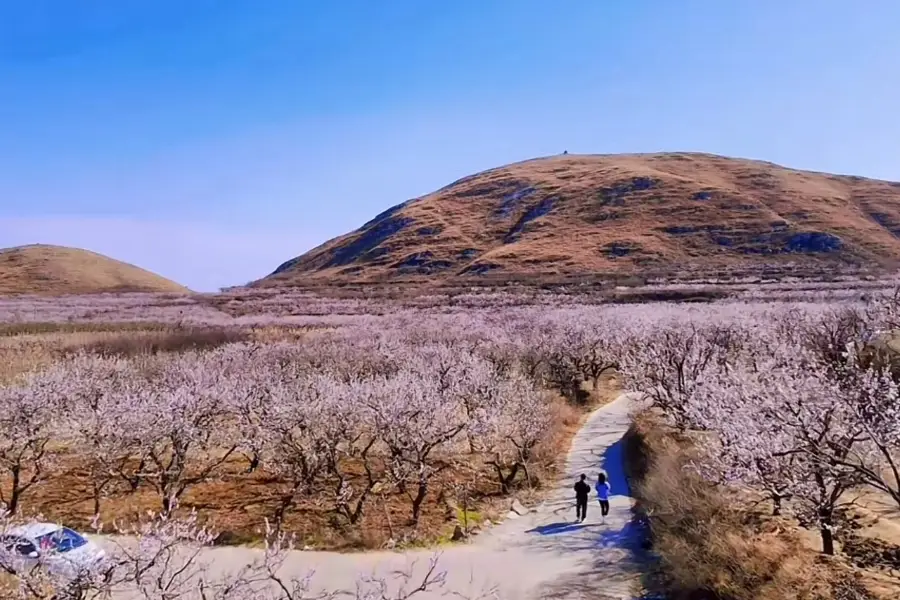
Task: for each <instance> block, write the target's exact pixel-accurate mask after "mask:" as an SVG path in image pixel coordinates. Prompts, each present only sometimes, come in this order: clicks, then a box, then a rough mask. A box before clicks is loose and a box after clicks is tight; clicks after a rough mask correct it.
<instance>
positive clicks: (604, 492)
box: [594, 473, 612, 521]
mask: <svg viewBox="0 0 900 600" xmlns="http://www.w3.org/2000/svg"><path fill="white" fill-rule="evenodd" d="M594 489H595V490H597V500H599V501H600V514H601V515H602V516H603V520H604V521H605V520H606V515H608V514H609V492H610V490H611V489H612V488H611V486H610V485H609V481H607V479H606V473H600V474H599V475H597V483H596V484H595V485H594Z"/></svg>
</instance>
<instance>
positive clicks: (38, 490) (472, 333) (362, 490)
mask: <svg viewBox="0 0 900 600" xmlns="http://www.w3.org/2000/svg"><path fill="white" fill-rule="evenodd" d="M576 317H577V315H574V314H568V313H561V314H559V315H555V316H552V317H550V316H544V317H542V318H541V319H539V320H533V321H532V322H531V323H526V322H525V321H524V320H522V319H517V320H511V321H509V322H508V323H507V324H505V325H500V324H499V323H498V321H499V319H498V317H497V315H482V316H481V317H477V318H472V319H470V321H469V323H468V324H467V325H468V326H463V324H462V323H459V322H456V324H452V323H453V319H454V318H453V317H451V318H448V319H441V318H438V319H436V320H433V321H430V322H429V321H420V322H418V323H416V324H408V322H407V321H403V326H402V327H397V326H394V327H387V328H379V327H375V326H367V325H357V326H353V327H344V328H339V329H337V330H333V331H318V332H313V333H309V334H308V335H307V336H306V337H304V338H302V339H300V340H299V341H297V340H294V341H291V342H277V343H263V342H257V341H242V342H238V343H225V344H224V345H222V346H219V347H217V348H214V349H207V350H203V351H197V350H190V351H184V352H158V353H146V354H138V355H133V356H120V355H116V354H115V353H112V354H95V353H86V352H76V353H74V354H69V355H66V356H65V357H64V358H62V359H60V360H58V361H56V362H54V363H52V364H51V365H50V366H49V367H46V368H43V369H41V370H37V371H35V372H32V373H30V374H28V375H27V376H25V377H22V378H20V379H19V380H17V381H16V383H15V384H14V385H10V386H7V387H5V388H0V475H2V477H3V479H2V485H0V500H2V501H3V502H4V504H5V506H6V508H7V510H9V511H10V512H12V513H20V514H21V513H30V512H34V511H41V512H44V513H47V514H49V515H50V516H52V517H54V518H66V519H67V520H68V521H69V522H70V523H71V520H72V519H73V518H76V522H78V523H84V522H87V521H89V520H90V518H91V517H92V516H93V515H100V516H101V517H104V518H108V517H110V516H115V517H124V516H127V515H126V514H125V513H124V512H123V511H124V510H125V508H133V509H138V508H140V509H150V510H155V511H159V512H160V513H162V514H170V513H172V512H173V511H174V510H175V508H176V507H182V509H188V508H190V507H199V508H200V510H201V513H203V515H204V517H210V518H216V517H217V516H218V517H222V515H221V514H218V515H217V514H216V512H217V510H218V509H217V508H216V507H219V506H222V503H223V502H225V500H224V499H223V494H225V493H226V491H227V494H230V495H231V496H230V500H228V502H230V504H231V505H232V506H236V507H237V508H235V509H232V510H231V512H232V513H233V514H236V515H238V517H239V518H240V519H242V521H241V525H240V526H239V527H237V529H239V530H240V531H241V533H242V534H243V535H244V536H247V535H250V536H251V537H252V532H253V531H254V530H258V529H260V528H261V527H262V524H263V522H264V520H268V521H269V522H270V523H271V524H272V526H273V527H274V528H275V529H276V530H278V531H282V530H285V531H292V532H297V533H298V535H299V536H300V537H301V538H303V541H304V543H306V542H310V543H317V542H318V543H321V544H324V545H335V544H338V545H340V544H339V542H340V539H339V538H342V537H343V538H344V539H347V538H348V537H349V538H352V539H354V540H355V541H354V542H352V543H354V544H357V545H358V544H364V545H373V544H375V545H380V544H382V543H384V542H385V541H386V540H388V539H393V540H394V541H400V540H402V539H411V538H416V537H419V535H420V530H421V529H422V528H421V527H420V526H421V524H422V522H423V519H424V520H426V521H427V520H428V519H431V521H432V523H434V522H435V520H436V519H438V518H440V520H441V522H443V521H444V520H445V517H443V514H444V513H445V511H446V510H447V509H446V508H445V505H447V504H452V501H459V500H460V499H459V498H457V497H456V496H458V495H459V494H460V493H462V492H460V485H459V484H460V481H463V480H464V481H469V482H472V483H471V485H468V486H463V487H464V488H465V487H468V488H471V489H467V490H464V492H465V493H466V494H470V495H471V496H472V497H473V498H474V499H476V500H477V499H478V498H482V499H484V498H500V497H503V496H504V495H507V494H511V493H516V492H519V491H523V490H529V489H534V488H537V487H539V486H540V484H541V481H542V480H543V479H545V478H546V477H547V476H548V475H549V474H550V471H549V470H548V469H550V468H552V465H553V463H554V462H555V459H556V457H557V455H558V450H560V448H557V447H555V446H554V445H553V444H554V439H556V436H557V435H558V434H559V425H560V423H559V411H560V410H561V408H560V407H561V406H565V404H566V400H565V399H568V402H569V404H570V405H573V406H577V405H579V403H583V402H584V401H585V400H586V398H587V396H588V395H589V394H590V391H591V389H592V388H596V387H597V382H598V380H599V378H600V376H601V375H602V374H603V373H604V372H609V371H611V370H612V369H613V368H614V367H615V354H616V351H617V350H616V347H617V341H616V340H615V339H614V338H613V337H612V336H611V332H612V331H613V327H612V323H606V322H604V323H602V325H603V326H599V325H601V322H600V321H598V320H596V319H594V320H593V321H592V322H591V324H592V327H590V328H586V327H584V326H583V325H582V324H580V323H579V321H578V319H577V318H576ZM570 410H571V409H570ZM60 488H63V489H62V490H60ZM226 488H227V490H226ZM48 490H50V491H48ZM461 500H466V501H467V499H465V498H464V499H461ZM216 502H218V504H216ZM59 507H65V510H66V511H67V512H66V513H60V512H59V510H60V508H59ZM204 507H206V508H204ZM210 507H212V508H210ZM238 517H235V518H238ZM229 518H231V517H229ZM226 520H227V519H226ZM72 524H75V523H72ZM374 524H377V527H378V528H379V533H378V534H377V535H375V536H374V537H375V539H368V540H365V539H360V538H359V534H358V533H357V534H354V533H353V532H354V531H357V530H360V528H361V527H362V528H365V527H363V526H367V527H368V528H369V529H371V528H372V527H373V526H375V525H374ZM322 529H326V530H328V533H327V535H326V538H325V539H323V538H322V537H321V536H320V535H319V534H320V533H321V531H313V530H322Z"/></svg>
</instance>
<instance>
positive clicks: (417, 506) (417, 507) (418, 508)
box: [412, 481, 428, 527]
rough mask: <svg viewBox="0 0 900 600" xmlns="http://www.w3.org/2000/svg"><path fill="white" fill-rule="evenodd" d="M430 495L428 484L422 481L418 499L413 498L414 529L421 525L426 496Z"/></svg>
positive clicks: (417, 494) (417, 492)
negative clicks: (420, 519)
mask: <svg viewBox="0 0 900 600" xmlns="http://www.w3.org/2000/svg"><path fill="white" fill-rule="evenodd" d="M427 495H428V482H427V481H420V482H419V486H418V489H417V490H416V497H415V498H413V504H412V525H413V526H414V527H418V525H419V517H420V516H421V515H422V503H423V502H424V501H425V496H427Z"/></svg>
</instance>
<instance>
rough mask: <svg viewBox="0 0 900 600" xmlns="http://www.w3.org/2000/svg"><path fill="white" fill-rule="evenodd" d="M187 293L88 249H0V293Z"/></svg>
mask: <svg viewBox="0 0 900 600" xmlns="http://www.w3.org/2000/svg"><path fill="white" fill-rule="evenodd" d="M187 291H188V289H187V288H185V287H183V286H181V285H178V284H177V283H175V282H174V281H169V280H168V279H166V278H164V277H160V276H159V275H156V274H154V273H151V272H149V271H145V270H144V269H141V268H139V267H135V266H134V265H130V264H128V263H124V262H120V261H118V260H114V259H112V258H109V257H107V256H103V255H102V254H96V253H94V252H90V251H88V250H79V249H76V248H65V247H62V246H48V245H33V246H19V247H17V248H6V249H0V294H96V293H102V292H187Z"/></svg>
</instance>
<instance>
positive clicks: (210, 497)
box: [0, 280, 900, 600]
mask: <svg viewBox="0 0 900 600" xmlns="http://www.w3.org/2000/svg"><path fill="white" fill-rule="evenodd" d="M895 284H896V282H894V281H891V280H880V281H863V280H852V281H840V282H833V283H822V282H819V283H815V284H811V283H808V282H807V283H803V282H794V283H791V282H787V283H785V282H781V283H768V284H766V283H761V282H732V283H730V284H728V285H722V284H716V283H714V282H700V283H696V282H695V283H691V284H686V283H685V284H665V283H659V284H656V285H651V286H645V287H643V288H638V289H634V288H632V289H612V290H609V289H604V290H597V291H594V292H588V293H585V291H584V290H580V291H575V290H566V289H561V290H560V289H557V290H554V291H548V290H543V289H540V288H535V289H510V290H507V291H504V292H484V291H480V290H477V289H453V290H440V291H438V292H435V293H433V294H432V295H422V294H419V295H411V294H405V293H402V292H398V291H397V290H396V289H394V290H384V289H382V290H366V289H364V288H360V289H354V288H344V289H342V290H333V291H332V292H331V293H330V294H327V295H326V294H316V293H313V292H311V291H305V292H304V291H298V290H294V291H273V290H268V289H262V290H236V291H233V292H228V293H223V294H218V295H185V294H146V293H133V294H107V295H95V296H66V297H57V298H50V297H37V296H19V297H10V298H5V299H0V323H2V325H0V365H2V370H0V381H2V382H3V384H4V387H3V388H2V389H0V397H2V401H3V403H2V406H3V410H2V418H0V428H2V430H0V471H2V472H0V475H2V480H0V481H2V485H0V490H2V496H0V499H2V501H3V502H4V503H5V505H6V507H7V509H8V510H9V511H10V512H11V513H13V514H11V515H10V516H8V519H9V520H10V522H11V523H12V522H18V521H21V520H23V519H25V520H27V519H30V518H32V517H34V516H35V515H41V516H42V518H44V519H48V520H52V521H59V522H63V523H65V524H67V525H70V526H72V527H75V528H78V529H81V530H90V528H91V527H92V526H93V525H96V524H98V523H103V524H104V525H105V527H106V530H109V528H110V527H112V529H113V531H118V532H120V533H130V534H132V535H137V536H138V537H139V538H140V537H141V536H142V535H149V536H150V537H153V539H172V540H175V539H177V540H178V541H179V543H180V542H182V541H184V540H185V539H187V540H188V541H193V542H197V541H198V540H199V541H202V542H203V543H205V544H214V545H236V544H248V545H256V546H266V545H268V547H270V548H271V547H273V544H274V547H275V548H276V549H277V550H278V551H283V550H284V549H286V548H287V547H293V546H296V547H302V548H308V549H327V550H342V551H362V550H371V549H383V548H414V547H422V546H433V545H436V544H437V545H440V544H445V543H449V542H450V541H451V540H453V541H465V539H466V538H469V537H470V536H472V535H473V534H477V532H478V531H479V530H480V529H482V528H483V527H486V526H489V523H488V522H489V521H494V522H495V521H497V520H499V519H502V518H503V516H504V515H505V514H506V513H507V511H508V510H509V509H510V506H511V504H512V503H513V501H517V502H519V503H523V504H526V505H531V504H533V503H535V502H537V501H539V500H540V499H541V498H542V497H543V496H544V495H545V494H546V492H547V489H548V484H549V483H550V482H552V481H553V480H554V478H555V477H556V476H557V474H558V473H559V465H560V462H559V461H560V459H561V457H562V456H563V455H564V453H565V450H566V449H567V448H568V446H569V441H570V440H571V438H572V436H573V435H574V433H575V432H576V431H577V430H578V428H579V426H580V424H581V422H582V421H583V419H584V418H585V417H586V416H587V414H588V413H589V412H590V411H591V410H592V409H593V408H595V407H597V406H599V405H602V404H603V403H604V402H607V401H609V400H611V399H612V398H613V397H615V396H616V395H617V394H618V393H619V392H620V391H623V390H632V391H635V392H641V393H643V394H644V395H645V396H646V397H647V398H648V399H650V400H651V401H652V404H653V406H654V408H653V413H652V414H653V418H652V419H651V418H650V416H647V415H645V416H644V417H642V418H641V420H640V421H639V422H640V423H643V424H644V425H643V427H644V430H643V432H642V435H643V436H645V437H646V438H647V439H650V440H657V441H656V442H654V443H656V444H657V446H655V448H657V449H658V447H659V446H658V444H668V443H671V441H672V440H677V441H678V448H680V449H679V450H678V452H682V450H681V449H683V451H684V452H687V453H689V454H690V456H691V457H692V458H691V460H690V461H688V462H686V463H684V465H682V466H681V467H679V469H681V470H685V469H686V470H687V471H686V472H688V471H689V473H688V475H690V476H691V477H694V478H697V481H699V482H701V483H698V484H696V485H703V486H710V489H711V490H713V491H712V492H710V493H711V494H712V495H713V496H719V497H721V498H726V499H732V498H733V500H729V501H728V502H727V503H726V507H727V510H728V511H732V512H734V514H735V515H736V516H734V517H730V518H727V519H726V518H719V519H718V520H717V521H716V522H717V523H720V526H721V528H722V531H721V532H719V533H720V534H721V536H722V537H723V538H728V539H734V538H735V537H738V538H742V539H743V538H745V537H747V536H758V535H762V534H760V531H766V532H767V533H766V535H769V536H770V537H772V539H776V540H778V544H782V545H781V546H779V547H780V548H783V549H784V550H785V552H788V553H790V552H793V550H792V549H795V548H800V547H802V548H803V549H804V550H803V551H802V552H803V557H807V558H803V557H800V558H798V559H797V560H801V561H802V560H806V561H807V562H804V563H803V565H804V566H803V569H808V570H802V569H801V570H799V571H797V573H796V574H795V575H796V577H799V578H801V579H802V578H812V579H814V578H816V577H819V579H820V580H821V581H819V584H820V585H818V586H811V587H809V592H808V595H806V596H804V595H800V594H799V593H798V594H797V595H795V596H775V595H771V594H770V595H769V596H766V595H759V594H757V595H747V594H749V592H747V593H746V594H745V593H744V592H743V591H741V590H746V589H757V588H753V587H752V586H749V587H748V586H744V587H741V586H737V585H733V586H732V588H733V589H729V590H727V591H728V593H730V594H731V595H728V594H727V593H725V591H716V590H713V591H715V593H719V594H720V595H718V596H710V597H721V598H735V599H741V600H742V599H744V598H746V599H747V600H750V599H751V598H772V599H773V600H774V599H775V598H777V597H796V598H798V599H799V598H811V599H812V598H822V599H828V598H851V597H854V596H846V595H845V596H841V595H839V593H850V592H844V591H840V592H839V591H835V590H847V589H851V587H852V586H851V587H847V586H848V585H849V584H848V583H847V581H848V579H847V577H849V575H847V574H848V573H856V574H863V575H864V576H865V577H863V581H864V583H861V584H859V586H857V587H852V589H853V590H856V591H854V592H853V593H858V594H863V595H859V596H855V597H858V598H868V597H878V596H877V594H878V593H882V594H883V593H893V592H894V591H896V589H895V588H890V587H885V586H887V585H888V584H886V583H884V581H885V580H887V582H888V583H890V581H891V579H892V578H896V571H892V570H891V569H898V568H900V564H897V563H896V562H891V561H892V560H893V559H891V558H890V557H891V556H895V555H896V553H897V552H898V551H900V550H898V548H900V546H897V543H898V539H897V537H896V527H897V526H898V525H897V523H896V522H894V521H895V518H896V509H897V505H898V503H900V490H898V489H897V486H898V485H900V481H898V478H897V472H896V470H892V468H893V466H894V465H896V464H897V463H896V462H895V461H896V460H897V456H898V454H897V452H898V450H900V437H898V428H897V426H896V423H897V421H898V415H900V393H898V391H897V390H898V388H897V384H896V383H895V379H894V372H895V369H894V367H893V365H894V363H893V362H892V359H890V355H889V353H886V352H884V351H882V350H877V351H876V350H873V349H877V348H881V346H879V343H880V340H881V339H882V338H883V334H884V332H885V331H889V330H892V329H895V328H897V325H900V304H898V303H897V302H896V300H895V299H894V298H893V297H892V296H891V295H890V294H889V293H886V292H887V291H888V290H890V289H892V287H893V286H894V285H895ZM673 295H674V296H673ZM653 297H664V298H672V297H674V298H680V299H683V300H691V301H690V302H683V303H676V302H668V303H665V302H646V300H647V299H649V298H653ZM798 399H800V400H798ZM647 423H654V424H653V425H652V427H651V426H650V425H647ZM823 423H824V424H825V425H827V427H826V426H825V425H823ZM811 431H815V432H816V435H818V436H820V437H818V438H816V439H815V440H813V439H812V438H813V437H815V436H813V435H812V433H810V432H811ZM659 432H663V433H662V434H660V433H659ZM654 436H655V437H654ZM660 436H661V437H660ZM659 440H663V441H659ZM666 440H668V441H666ZM823 440H825V441H823ZM836 449H844V450H846V451H844V452H843V453H842V454H841V453H840V452H839V451H838V450H836ZM648 452H649V451H648ZM651 454H652V453H651ZM648 460H649V459H648ZM653 460H656V459H653ZM650 462H652V460H651V461H650ZM688 463H689V465H688ZM685 465H688V466H685ZM632 467H634V465H632ZM682 467H683V468H682ZM656 468H658V466H657V467H656ZM670 471H671V469H670ZM648 473H650V474H652V473H653V467H652V465H649V466H646V468H645V469H644V471H643V472H642V473H640V474H636V475H633V479H634V481H635V485H636V486H638V488H639V489H640V490H641V493H642V494H645V495H646V497H640V498H639V499H640V500H641V502H642V504H644V505H645V506H650V505H653V504H654V503H656V504H658V505H660V506H664V505H665V502H668V501H670V499H668V498H667V497H666V495H667V494H669V493H671V492H672V484H671V483H670V484H665V482H663V483H659V482H658V481H657V482H656V483H653V479H652V476H651V475H648ZM686 476H687V475H686ZM645 480H646V481H648V482H649V483H646V485H645V484H644V483H641V482H642V481H645ZM676 483H677V480H676ZM690 485H691V486H694V485H695V484H690ZM698 510H699V508H698ZM723 510H724V509H723ZM773 511H774V512H776V513H778V519H779V520H778V526H777V527H776V528H774V529H773V527H772V525H771V521H770V520H767V519H765V518H763V516H765V515H766V514H768V513H771V512H773ZM686 512H688V513H689V511H687V510H686ZM148 514H149V515H150V516H149V517H148ZM749 515H755V517H754V519H755V520H753V521H752V523H751V522H749V521H747V519H748V518H749ZM640 516H641V515H640V513H639V514H638V517H640ZM643 517H644V518H648V519H649V522H650V524H651V531H652V532H653V540H652V541H653V543H654V544H656V545H657V551H658V552H659V553H661V559H662V562H661V563H660V566H659V567H658V568H659V573H658V575H659V579H660V580H661V581H664V582H665V584H666V586H668V589H670V590H671V589H676V590H678V591H679V592H680V593H683V594H687V595H686V596H684V597H695V596H690V594H691V593H694V592H697V590H698V589H700V588H704V589H707V588H714V587H715V586H714V585H712V584H710V583H709V581H712V580H717V581H719V582H720V583H721V581H722V580H721V577H719V576H718V575H717V573H716V571H715V569H717V568H719V567H720V565H711V566H710V565H706V566H707V567H708V569H709V570H710V571H711V574H710V576H709V580H707V581H700V579H699V578H696V579H695V580H694V581H686V580H685V578H684V575H683V574H684V573H685V572H687V571H686V570H685V569H683V568H679V565H678V564H675V563H673V562H671V561H670V560H669V558H670V557H669V556H668V555H667V552H676V553H677V554H680V555H685V553H684V552H678V548H680V547H681V546H679V543H680V542H679V540H678V538H677V537H676V536H675V534H673V533H672V532H673V531H674V532H675V533H679V532H682V533H683V531H684V530H682V529H678V528H674V529H673V528H672V527H670V524H669V523H668V522H667V521H665V515H660V514H658V513H657V514H653V513H652V512H651V513H646V514H644V515H643ZM660 519H662V520H660ZM185 520H187V522H189V524H183V521H185ZM175 522H177V523H182V524H181V525H179V527H182V528H183V529H181V530H179V531H181V534H179V535H180V536H181V537H179V536H171V535H170V536H169V537H166V535H162V534H160V533H159V532H160V530H165V528H166V527H173V526H174V525H172V523H175ZM748 523H750V524H748ZM753 523H755V524H753ZM147 528H149V529H147ZM759 528H762V529H759ZM766 528H768V529H766ZM148 531H150V532H153V535H150V534H149V533H147V532H148ZM185 531H187V532H188V534H185V533H184V532H185ZM142 532H144V533H142ZM201 532H202V533H201ZM773 532H774V533H773ZM809 532H812V533H811V534H810V533H809ZM689 533H690V532H689ZM707 534H708V535H713V534H711V533H709V532H708V531H707ZM892 535H893V536H894V537H892ZM154 536H155V537H154ZM273 540H277V543H276V542H273ZM287 540H290V541H289V542H288V541H287ZM682 541H683V540H682ZM748 543H749V542H748ZM667 544H668V545H667ZM792 544H793V545H792ZM159 548H160V547H157V551H160V552H161V550H159ZM667 548H668V550H667ZM892 553H893V554H892ZM822 555H827V556H829V558H828V559H820V558H818V557H819V556H822ZM798 556H799V555H798ZM770 558H771V557H770ZM761 564H763V567H762V568H761V570H760V572H759V573H757V574H755V575H753V576H754V577H764V576H765V573H764V571H765V570H766V568H767V567H765V565H767V564H771V560H770V562H763V563H761ZM798 564H799V563H798ZM160 568H162V567H160ZM799 568H800V567H798V569H799ZM689 570H690V571H691V572H693V573H694V574H695V575H696V574H697V573H698V570H697V568H696V565H694V568H692V569H689ZM733 571H734V569H733V568H731V572H733ZM861 577H862V575H861ZM779 581H781V580H779ZM854 581H856V579H854ZM781 585H783V586H786V587H789V588H792V589H794V588H795V589H797V590H800V589H806V588H804V587H803V585H800V584H798V583H797V582H796V581H794V580H790V579H784V580H783V581H782V584H781ZM860 586H861V587H860ZM866 586H868V588H867V587H866ZM869 588H871V590H870V591H865V590H866V589H869ZM779 589H781V588H779ZM885 589H887V590H888V591H887V592H885V591H884V590H885ZM735 590H738V592H740V593H738V592H736V591H735ZM872 590H874V591H872ZM707 591H709V589H707ZM720 592H721V593H720ZM754 593H755V592H754ZM741 594H744V595H741ZM815 594H819V595H818V596H816V595H815ZM865 594H871V595H868V596H867V595H865ZM24 597H39V596H27V595H26V596H24ZM148 597H152V598H156V596H148ZM160 597H163V596H160ZM171 597H173V598H174V597H182V596H171ZM229 597H232V596H229ZM288 597H290V598H294V597H299V596H285V598H288ZM883 597H889V596H883Z"/></svg>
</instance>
